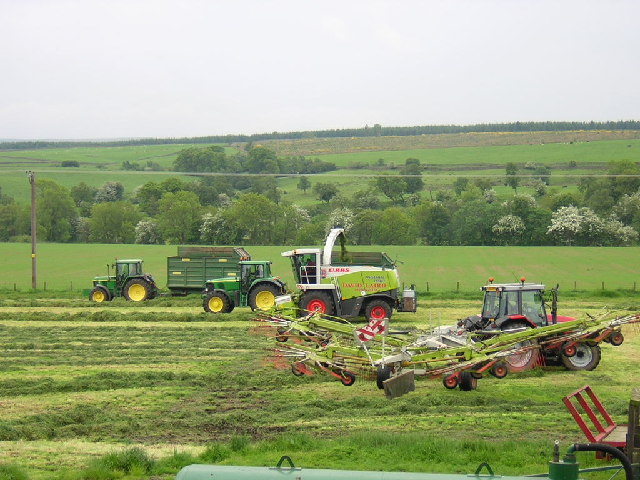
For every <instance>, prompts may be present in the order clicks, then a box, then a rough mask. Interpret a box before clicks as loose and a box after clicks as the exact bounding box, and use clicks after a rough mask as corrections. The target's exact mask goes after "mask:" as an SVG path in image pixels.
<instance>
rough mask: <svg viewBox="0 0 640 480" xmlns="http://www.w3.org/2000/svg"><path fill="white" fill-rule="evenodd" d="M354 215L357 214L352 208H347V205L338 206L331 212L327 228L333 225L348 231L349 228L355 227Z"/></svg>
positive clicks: (329, 228)
mask: <svg viewBox="0 0 640 480" xmlns="http://www.w3.org/2000/svg"><path fill="white" fill-rule="evenodd" d="M354 217H355V214H354V213H353V211H352V210H351V209H350V208H347V207H340V208H336V209H335V210H334V211H332V212H331V214H329V219H328V220H327V225H326V230H327V231H329V230H331V229H332V228H333V227H342V228H344V231H345V233H348V232H349V230H351V229H352V228H353V219H354Z"/></svg>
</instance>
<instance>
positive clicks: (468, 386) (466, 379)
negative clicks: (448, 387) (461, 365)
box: [460, 371, 478, 392]
mask: <svg viewBox="0 0 640 480" xmlns="http://www.w3.org/2000/svg"><path fill="white" fill-rule="evenodd" d="M477 387H478V379H477V378H476V377H474V376H473V374H472V373H471V372H466V371H465V372H462V373H460V390H464V391H465V392H469V391H471V390H475V389H476V388H477Z"/></svg>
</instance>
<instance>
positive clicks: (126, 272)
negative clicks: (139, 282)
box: [111, 259, 142, 280]
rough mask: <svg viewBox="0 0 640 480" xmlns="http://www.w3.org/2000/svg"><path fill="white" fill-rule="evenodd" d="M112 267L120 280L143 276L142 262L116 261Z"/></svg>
mask: <svg viewBox="0 0 640 480" xmlns="http://www.w3.org/2000/svg"><path fill="white" fill-rule="evenodd" d="M111 267H112V268H115V271H116V279H118V280H124V279H126V278H128V277H135V276H139V275H142V260H137V259H135V260H116V263H114V264H113V265H111Z"/></svg>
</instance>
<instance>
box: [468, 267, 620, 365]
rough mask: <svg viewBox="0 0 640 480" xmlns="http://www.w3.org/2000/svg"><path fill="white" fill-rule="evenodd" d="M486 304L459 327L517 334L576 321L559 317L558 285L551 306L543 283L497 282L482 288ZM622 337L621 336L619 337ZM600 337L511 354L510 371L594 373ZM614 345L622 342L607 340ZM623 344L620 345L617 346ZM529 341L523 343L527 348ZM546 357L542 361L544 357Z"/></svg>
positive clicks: (598, 354) (473, 330)
mask: <svg viewBox="0 0 640 480" xmlns="http://www.w3.org/2000/svg"><path fill="white" fill-rule="evenodd" d="M482 291H483V292H484V304H483V307H482V313H481V314H480V315H473V316H471V317H467V318H465V319H464V320H461V321H460V322H459V323H458V326H459V327H461V328H464V329H465V330H467V331H468V332H472V333H477V334H479V335H480V338H482V335H483V334H486V335H491V334H495V332H496V330H500V331H502V332H509V333H513V332H515V331H519V330H524V329H527V328H541V327H546V326H548V325H555V324H557V323H563V322H569V321H572V320H575V319H574V318H572V317H565V316H559V315H558V314H557V296H558V286H556V287H555V288H552V289H551V306H550V309H549V311H548V310H547V307H548V306H549V305H548V304H547V303H546V302H545V298H544V291H545V287H544V285H542V284H536V283H525V279H524V277H523V278H521V279H520V283H500V284H498V283H493V278H490V279H489V284H488V285H485V286H483V287H482ZM619 335H620V336H621V334H619ZM600 340H602V339H600V338H594V339H590V338H587V339H581V340H580V341H577V342H573V343H567V342H565V343H563V344H554V343H552V342H551V343H549V344H545V345H542V346H541V348H540V349H539V352H540V353H538V350H537V349H530V350H527V351H525V352H524V353H522V354H518V355H511V356H509V357H507V358H506V359H505V360H506V362H507V364H508V367H509V370H510V371H522V370H526V369H529V368H531V367H532V366H534V365H535V364H536V363H542V362H544V364H545V365H563V366H564V367H565V368H566V369H567V370H593V369H594V368H596V367H597V366H598V363H600V346H599V345H598V342H599V341H600ZM604 340H605V341H609V342H611V343H614V344H619V343H622V339H619V338H618V337H617V336H614V337H611V338H606V339H604ZM617 342H619V343H617ZM528 343H529V342H523V346H526V344H528ZM540 355H542V358H540Z"/></svg>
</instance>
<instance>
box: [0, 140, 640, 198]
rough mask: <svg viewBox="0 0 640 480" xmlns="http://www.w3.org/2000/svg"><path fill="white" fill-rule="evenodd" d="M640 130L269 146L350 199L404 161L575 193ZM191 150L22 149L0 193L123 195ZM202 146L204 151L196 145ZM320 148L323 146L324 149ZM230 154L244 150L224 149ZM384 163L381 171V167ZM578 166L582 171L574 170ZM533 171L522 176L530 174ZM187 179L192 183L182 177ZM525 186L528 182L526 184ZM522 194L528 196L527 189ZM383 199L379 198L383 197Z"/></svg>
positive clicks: (7, 167)
mask: <svg viewBox="0 0 640 480" xmlns="http://www.w3.org/2000/svg"><path fill="white" fill-rule="evenodd" d="M638 135H639V134H638V132H546V133H545V132H538V133H532V134H518V133H483V134H455V135H423V136H418V137H380V138H359V139H358V138H354V139H313V140H295V141H284V140H283V141H274V142H266V143H265V146H267V147H269V148H273V149H275V150H276V151H277V152H278V153H279V154H280V155H283V156H284V155H301V154H302V155H307V156H310V157H312V158H313V157H317V158H320V159H322V160H326V161H331V162H334V163H335V164H336V165H338V167H339V168H340V170H339V171H336V172H331V173H329V174H328V176H327V175H316V176H312V175H311V176H310V178H311V180H312V183H315V182H327V181H332V182H334V183H335V184H336V185H337V186H339V188H340V191H341V192H342V193H343V194H344V195H346V196H347V197H350V196H351V195H352V194H353V193H354V192H355V191H356V190H359V189H362V188H363V187H365V186H366V185H365V184H364V182H363V180H364V181H367V178H369V177H370V176H371V175H379V174H382V173H391V174H395V173H398V170H397V169H398V167H401V166H402V165H404V163H405V160H406V159H407V158H418V159H419V160H420V161H421V163H422V164H423V165H425V166H428V169H427V170H426V171H425V173H424V175H423V177H424V182H425V185H426V189H425V191H423V192H422V194H423V196H426V195H428V190H429V189H438V188H443V187H447V188H448V187H450V186H451V185H452V183H453V181H454V180H455V178H457V177H458V176H467V177H474V176H476V177H477V176H485V177H487V176H488V177H490V178H492V179H494V180H495V183H496V185H497V186H499V185H500V184H501V183H502V182H501V180H500V179H501V177H502V176H504V165H505V164H506V163H507V162H515V163H517V164H520V165H521V166H524V164H526V163H535V164H537V165H542V164H544V165H547V166H549V167H551V168H552V174H551V185H552V186H558V187H566V186H568V187H572V186H575V185H576V184H577V181H578V179H577V177H576V176H575V175H578V174H594V173H603V172H604V170H605V169H606V165H607V163H608V162H609V161H612V160H630V161H634V162H638V161H640V140H638ZM190 146H193V145H153V146H131V147H74V148H63V149H42V150H28V151H27V150H25V151H0V173H2V180H0V187H2V193H4V194H7V195H10V196H12V197H14V198H15V199H16V200H18V201H20V202H25V203H26V202H28V200H29V188H28V182H27V181H26V176H25V173H24V172H25V170H32V171H35V172H36V175H37V178H45V179H51V180H54V181H56V182H58V183H60V184H62V185H64V186H66V187H68V188H70V187H72V186H74V185H77V184H78V183H80V182H85V183H87V184H88V185H91V186H94V187H99V186H101V185H102V184H104V183H105V182H107V181H118V182H121V183H122V184H123V186H124V187H125V194H128V195H130V194H132V192H133V191H134V190H135V188H136V187H138V186H140V185H143V184H144V183H146V182H149V181H156V182H159V181H162V180H163V179H164V178H167V176H175V173H174V172H171V171H170V168H171V166H172V164H173V161H174V160H175V158H176V156H177V154H178V152H179V151H180V150H181V149H182V148H186V147H190ZM198 146H203V145H198ZM322 146H324V147H326V148H321V147H322ZM226 148H227V152H228V153H232V152H235V151H237V150H238V149H241V148H243V145H236V146H233V147H226ZM65 160H72V161H77V162H79V163H80V167H78V168H63V167H61V166H60V163H61V162H62V161H65ZM123 161H129V162H136V163H139V164H140V165H141V166H144V165H146V162H147V161H153V162H155V163H158V164H159V165H160V166H161V167H162V168H163V169H164V171H162V172H154V171H122V170H120V168H121V165H122V162H123ZM380 161H381V162H382V165H379V162H380ZM572 161H575V162H576V164H577V167H575V168H569V163H570V162H572ZM527 172H529V173H531V171H526V170H522V171H521V172H520V173H522V174H527ZM181 178H183V179H185V180H188V179H189V178H190V177H185V176H181ZM297 182H298V179H297V178H280V179H278V186H279V187H280V188H281V189H282V190H283V191H284V192H286V193H285V194H284V199H286V200H288V201H290V202H295V203H298V204H300V205H303V206H307V205H311V204H313V203H317V202H318V200H317V199H316V198H315V197H314V195H312V194H311V193H310V192H309V193H307V194H303V193H302V192H301V191H299V190H298V189H297V188H296V184H297ZM523 183H524V182H523ZM523 191H524V190H523ZM381 198H382V197H381Z"/></svg>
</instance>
